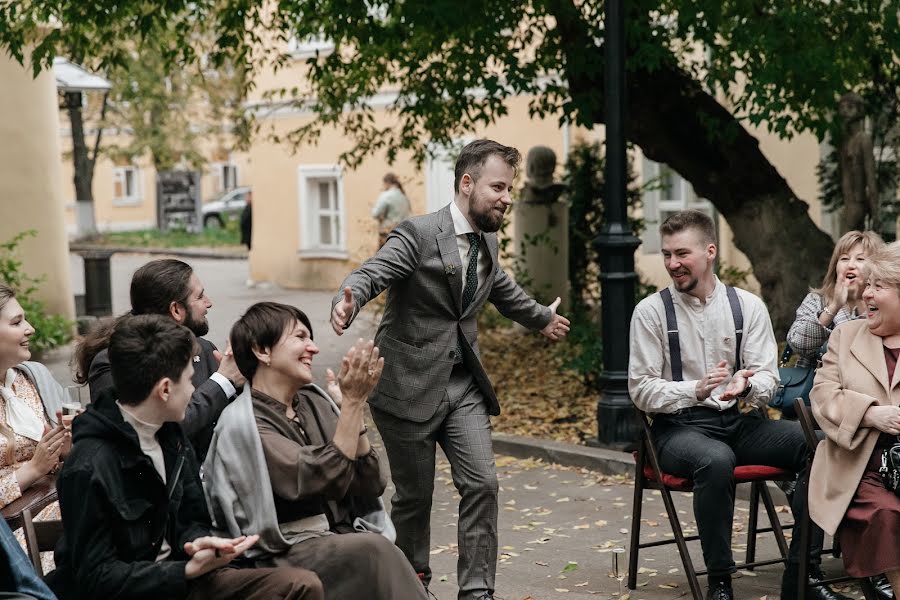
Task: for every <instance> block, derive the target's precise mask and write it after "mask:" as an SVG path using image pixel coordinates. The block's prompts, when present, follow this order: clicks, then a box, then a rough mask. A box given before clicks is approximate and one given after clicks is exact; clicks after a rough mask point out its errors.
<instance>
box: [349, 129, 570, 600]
mask: <svg viewBox="0 0 900 600" xmlns="http://www.w3.org/2000/svg"><path fill="white" fill-rule="evenodd" d="M520 160H521V156H520V154H519V152H518V150H516V149H515V148H510V147H508V146H503V145H501V144H498V143H497V142H493V141H490V140H478V141H475V142H472V143H471V144H468V145H467V146H466V147H465V148H463V150H462V152H461V153H460V156H459V160H458V161H457V163H456V169H455V178H454V191H455V192H456V196H455V198H454V201H453V202H451V203H450V204H449V205H448V206H446V207H444V208H442V209H441V210H439V211H437V212H434V213H431V214H428V215H424V216H420V217H414V218H412V219H409V220H407V221H404V222H402V223H400V224H399V225H398V226H397V227H396V229H394V231H392V232H391V234H390V235H389V236H388V239H387V242H386V243H385V245H384V246H383V247H382V248H381V249H380V250H379V251H378V253H377V254H376V255H375V256H373V257H372V258H370V259H369V260H367V261H366V262H365V263H364V264H363V265H362V266H361V267H360V268H358V269H356V270H355V271H353V273H351V274H350V275H349V276H348V277H347V278H346V279H345V280H344V283H343V284H342V286H341V287H342V288H343V291H342V292H341V293H339V294H338V295H337V296H336V297H335V298H334V300H333V302H332V314H331V324H332V327H333V328H334V330H335V332H336V333H337V334H338V335H341V334H342V333H343V331H344V329H346V328H347V327H349V325H350V323H351V322H352V321H353V318H354V317H355V316H356V315H357V313H358V312H359V309H360V308H362V306H363V305H365V303H366V302H368V301H369V300H371V299H372V298H374V297H376V296H377V295H378V294H380V293H381V292H382V291H384V290H385V289H386V290H388V298H387V305H386V308H385V311H384V316H383V318H382V320H381V325H380V326H379V328H378V333H377V334H376V335H375V343H376V344H377V346H378V348H379V349H380V352H381V355H382V356H383V357H384V371H383V372H382V375H381V379H380V381H379V383H378V387H377V388H376V389H375V391H374V392H373V394H372V396H371V397H370V398H369V405H370V407H371V409H372V416H373V418H374V419H375V424H376V425H377V426H378V430H379V431H380V432H381V436H382V438H383V439H384V444H385V448H386V450H387V455H388V460H389V461H390V465H391V475H392V477H393V480H394V485H395V487H396V493H395V495H394V498H393V501H392V510H391V517H392V519H393V521H394V525H395V526H396V528H397V545H398V546H399V547H400V549H401V550H403V552H404V554H406V557H407V558H408V559H409V561H410V562H411V563H412V565H413V567H414V568H415V569H416V571H417V572H419V573H422V574H423V577H424V581H425V583H426V585H427V584H428V582H429V581H430V579H431V569H430V568H429V566H428V559H429V550H430V539H431V532H430V519H431V502H432V494H433V492H434V468H435V444H440V445H441V447H442V448H443V450H444V453H445V454H446V455H447V458H448V459H449V460H450V465H451V473H452V476H453V483H454V484H455V485H456V488H457V490H458V491H459V494H460V496H461V497H462V498H461V500H460V505H459V562H458V564H457V578H458V583H459V598H460V599H466V600H470V599H478V600H489V599H491V598H493V593H494V575H495V573H496V568H497V488H498V484H497V473H496V468H495V465H494V454H493V450H492V447H491V424H490V418H489V415H498V414H500V406H499V404H498V402H497V396H496V394H495V393H494V389H493V387H492V386H491V382H490V380H489V379H488V377H487V375H486V374H485V372H484V368H483V367H482V365H481V361H480V359H479V353H478V341H477V337H478V331H477V328H476V316H477V315H478V313H479V311H480V310H481V307H482V306H484V303H485V302H487V301H490V302H492V303H493V304H494V305H495V306H496V307H497V308H498V309H499V310H500V312H501V313H502V314H503V315H505V316H507V317H509V318H510V319H513V320H515V321H517V322H519V323H521V324H522V325H524V326H526V327H529V328H531V329H539V330H541V333H543V334H544V335H546V336H547V337H549V338H550V339H552V340H558V339H561V338H563V337H564V336H565V335H566V332H568V330H569V327H568V325H569V321H568V320H567V319H566V318H565V317H562V316H560V315H557V314H556V307H557V306H558V305H559V298H557V299H556V301H555V302H554V303H553V304H551V305H550V306H549V307H547V306H541V305H540V304H538V303H537V302H535V301H534V300H533V299H531V298H529V297H528V295H526V294H525V292H523V291H522V289H521V288H520V287H519V286H518V285H516V283H515V282H514V281H513V280H512V279H510V277H509V276H508V275H507V274H506V272H505V271H504V270H503V269H502V268H501V267H500V265H499V263H498V244H497V235H496V231H497V230H498V229H499V228H500V225H501V223H502V222H503V216H504V214H505V212H506V210H507V209H508V208H509V206H510V204H511V202H512V200H511V198H510V191H511V190H512V183H513V179H514V177H515V173H516V167H517V166H518V164H519V161H520Z"/></svg>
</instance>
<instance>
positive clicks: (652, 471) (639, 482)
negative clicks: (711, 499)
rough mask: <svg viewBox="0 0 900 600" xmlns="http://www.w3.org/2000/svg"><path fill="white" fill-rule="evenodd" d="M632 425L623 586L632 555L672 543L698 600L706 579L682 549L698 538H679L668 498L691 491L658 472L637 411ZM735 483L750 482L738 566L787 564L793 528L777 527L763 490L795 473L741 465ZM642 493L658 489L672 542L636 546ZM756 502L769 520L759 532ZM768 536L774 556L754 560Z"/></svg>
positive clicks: (631, 581) (686, 483)
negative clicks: (636, 442)
mask: <svg viewBox="0 0 900 600" xmlns="http://www.w3.org/2000/svg"><path fill="white" fill-rule="evenodd" d="M638 413H639V414H638V421H639V422H640V424H641V430H642V431H641V442H640V446H639V448H638V451H637V452H636V455H635V474H634V505H633V508H632V512H631V515H632V516H631V543H630V547H629V556H628V588H629V589H631V590H633V589H635V588H636V587H637V570H638V553H639V551H640V550H641V549H643V548H653V547H656V546H664V545H667V544H675V545H676V546H677V547H678V553H679V554H680V555H681V562H682V564H683V565H684V570H685V573H686V574H687V577H688V584H689V585H690V588H691V594H692V596H693V597H694V598H695V599H696V600H703V598H704V594H703V591H702V590H701V588H700V580H699V578H698V576H700V575H706V574H707V571H706V570H702V571H697V570H696V569H695V568H694V563H693V560H692V559H691V555H690V553H689V551H688V547H687V542H690V541H694V540H699V539H700V536H699V535H691V536H685V535H684V532H683V531H682V529H681V522H680V520H679V518H678V511H677V510H676V508H675V503H674V502H673V500H672V492H690V491H692V490H693V482H692V481H691V480H690V479H687V478H684V477H676V476H674V475H669V474H667V473H664V472H663V471H662V469H661V468H660V466H659V454H658V452H657V450H656V446H655V444H654V443H653V436H652V435H651V433H650V423H649V421H648V419H647V415H646V414H644V413H643V412H641V411H638ZM734 477H735V482H736V483H750V484H751V488H750V525H749V527H748V529H747V556H746V561H745V562H744V563H741V564H738V565H737V566H738V568H744V569H753V568H754V567H760V566H763V565H771V564H777V563H785V562H786V561H787V552H788V547H787V542H786V541H785V538H784V529H787V528H790V527H793V525H785V526H782V525H781V522H780V521H779V519H778V513H777V512H776V511H775V504H774V502H772V496H771V494H770V493H769V490H768V488H767V487H766V482H768V481H791V480H793V479H794V478H795V474H794V473H792V472H790V471H786V470H784V469H778V468H776V467H768V466H763V465H742V466H739V467H736V468H735V470H734ZM645 489H651V490H659V492H660V495H661V496H662V499H663V504H664V505H665V508H666V515H667V516H668V518H669V524H670V525H671V527H672V533H673V534H674V539H670V540H658V541H653V542H641V541H640V535H641V509H642V506H643V495H644V490H645ZM760 500H762V502H763V505H764V506H765V509H766V514H767V515H768V517H769V523H770V526H769V527H764V528H760V527H759V526H758V521H759V501H760ZM768 532H772V533H773V534H774V536H775V541H776V542H777V544H778V550H779V553H780V555H781V556H780V557H779V558H773V559H768V560H756V538H757V536H759V535H760V534H763V533H768Z"/></svg>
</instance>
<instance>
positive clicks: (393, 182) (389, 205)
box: [372, 173, 412, 248]
mask: <svg viewBox="0 0 900 600" xmlns="http://www.w3.org/2000/svg"><path fill="white" fill-rule="evenodd" d="M381 181H382V183H384V191H383V192H381V194H380V195H379V196H378V200H376V201H375V208H373V209H372V218H374V219H375V220H376V221H378V247H379V248H381V247H382V246H384V242H385V241H386V240H387V237H388V234H389V233H390V232H391V230H392V229H393V228H394V227H396V226H397V225H398V224H399V223H400V222H401V221H403V220H404V219H406V218H408V217H409V215H410V213H411V212H412V209H411V208H410V205H409V198H407V197H406V194H405V193H404V191H403V185H401V184H400V179H399V178H398V177H397V176H396V175H394V174H393V173H387V174H386V175H385V176H384V177H383V178H382V180H381Z"/></svg>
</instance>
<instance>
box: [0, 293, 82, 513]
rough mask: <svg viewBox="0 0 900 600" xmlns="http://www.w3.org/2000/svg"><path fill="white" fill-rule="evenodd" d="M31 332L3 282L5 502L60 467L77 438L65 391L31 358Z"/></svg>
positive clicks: (0, 496)
mask: <svg viewBox="0 0 900 600" xmlns="http://www.w3.org/2000/svg"><path fill="white" fill-rule="evenodd" d="M32 335H34V328H33V327H32V326H31V324H30V323H28V321H27V320H26V319H25V311H24V310H22V305H20V304H19V302H18V300H16V294H15V291H14V290H13V289H12V288H10V287H9V286H7V285H5V284H0V507H3V506H6V505H7V504H9V503H10V502H13V501H14V500H17V499H18V498H20V497H21V496H22V493H23V492H24V491H25V490H27V489H28V488H29V487H31V486H32V485H33V484H34V483H35V482H36V481H37V480H39V479H40V478H42V477H43V476H45V475H47V474H48V473H50V472H51V471H53V470H55V469H56V468H57V467H58V466H59V465H60V461H61V460H62V458H63V457H64V456H65V455H66V453H67V452H68V450H69V448H70V447H71V443H72V437H71V434H70V432H69V430H68V429H66V428H65V427H64V425H63V423H62V417H61V410H62V404H63V402H64V401H65V397H66V391H65V390H64V389H63V387H62V386H61V385H59V383H57V382H56V380H55V379H53V376H52V375H51V374H50V371H49V370H48V369H47V367H45V366H44V365H42V364H40V363H37V362H30V361H29V360H28V359H29V358H31V350H30V349H29V347H28V342H29V339H30V338H31V336H32Z"/></svg>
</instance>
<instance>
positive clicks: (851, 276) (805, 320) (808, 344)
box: [787, 231, 884, 367]
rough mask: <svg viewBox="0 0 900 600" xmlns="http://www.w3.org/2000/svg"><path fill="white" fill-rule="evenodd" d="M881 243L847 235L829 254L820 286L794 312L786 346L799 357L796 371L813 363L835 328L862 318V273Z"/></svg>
mask: <svg viewBox="0 0 900 600" xmlns="http://www.w3.org/2000/svg"><path fill="white" fill-rule="evenodd" d="M882 246H884V242H883V241H881V238H880V237H879V236H878V234H877V233H875V232H874V231H848V232H847V233H845V234H844V235H842V236H841V239H839V240H838V242H837V244H836V245H835V247H834V252H832V253H831V261H830V262H829V263H828V271H826V272H825V277H824V278H823V279H822V286H821V287H819V288H818V289H814V290H811V291H810V292H809V294H807V295H806V298H804V299H803V302H801V303H800V306H799V307H798V308H797V317H796V318H795V319H794V323H793V324H792V325H791V328H790V330H788V334H787V342H788V344H789V345H790V347H791V349H792V350H793V351H794V352H795V353H796V354H797V355H798V357H799V360H798V361H797V366H798V367H808V366H812V361H813V359H814V357H815V356H816V353H817V352H818V351H819V349H820V348H821V347H822V345H823V344H824V343H825V342H827V341H828V337H829V336H830V335H831V332H832V331H834V328H835V327H837V326H838V325H840V324H841V323H846V322H847V321H852V320H853V319H858V318H860V317H862V316H863V315H864V314H865V307H864V303H863V300H862V290H863V282H862V269H863V266H864V265H865V263H866V259H867V258H868V257H869V256H871V255H872V253H874V252H875V251H876V250H878V249H879V248H881V247H882Z"/></svg>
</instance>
